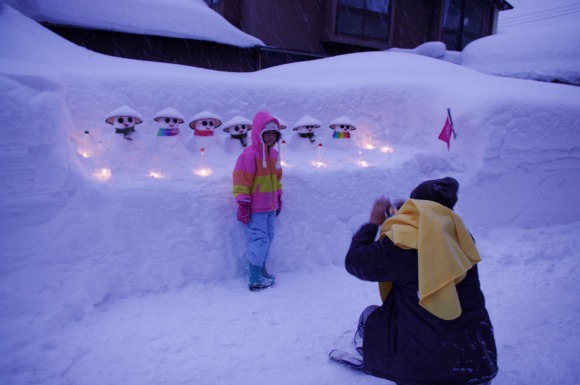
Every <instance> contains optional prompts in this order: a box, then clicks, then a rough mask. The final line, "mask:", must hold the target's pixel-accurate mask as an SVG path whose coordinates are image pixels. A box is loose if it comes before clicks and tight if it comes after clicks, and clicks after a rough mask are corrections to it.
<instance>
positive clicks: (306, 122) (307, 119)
mask: <svg viewBox="0 0 580 385" xmlns="http://www.w3.org/2000/svg"><path fill="white" fill-rule="evenodd" d="M321 125H322V123H320V121H319V120H317V119H314V118H313V117H312V116H308V115H305V116H303V117H302V118H301V119H300V120H299V121H297V122H296V123H294V126H293V127H292V129H293V130H294V131H298V129H299V128H300V127H304V126H315V127H314V128H318V127H320V126H321Z"/></svg>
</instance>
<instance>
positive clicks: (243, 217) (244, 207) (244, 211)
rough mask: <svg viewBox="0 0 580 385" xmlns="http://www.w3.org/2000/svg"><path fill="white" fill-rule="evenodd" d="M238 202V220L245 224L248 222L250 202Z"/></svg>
mask: <svg viewBox="0 0 580 385" xmlns="http://www.w3.org/2000/svg"><path fill="white" fill-rule="evenodd" d="M238 204H239V206H238V221H240V222H242V223H243V224H245V225H247V224H248V223H250V202H248V201H240V202H238Z"/></svg>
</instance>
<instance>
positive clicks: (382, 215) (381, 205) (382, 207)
mask: <svg viewBox="0 0 580 385" xmlns="http://www.w3.org/2000/svg"><path fill="white" fill-rule="evenodd" d="M390 206H391V201H390V200H389V199H387V198H384V197H381V198H378V199H377V200H375V203H374V204H373V208H372V209H371V219H370V223H372V224H374V225H377V226H380V225H382V224H383V222H384V221H385V220H386V219H387V214H386V211H387V210H388V209H389V207H390Z"/></svg>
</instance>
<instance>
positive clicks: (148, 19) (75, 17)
mask: <svg viewBox="0 0 580 385" xmlns="http://www.w3.org/2000/svg"><path fill="white" fill-rule="evenodd" d="M5 3H7V4H8V5H10V6H12V7H13V8H15V9H17V10H18V11H20V12H22V13H23V14H24V15H26V16H28V17H30V18H32V19H34V20H36V21H38V22H46V23H51V24H58V25H70V26H75V27H84V28H93V29H102V30H109V31H117V32H128V33H135V34H143V35H154V36H166V37H176V38H185V39H194V40H204V41H212V42H216V43H222V44H228V45H233V46H238V47H252V46H256V45H264V43H263V42H262V41H261V40H259V39H257V38H255V37H253V36H250V35H248V34H246V33H245V32H242V31H240V30H239V29H237V28H236V27H234V26H233V25H231V24H230V23H229V22H228V21H227V20H226V19H224V18H223V17H222V16H221V15H220V14H218V13H217V12H215V11H213V10H212V9H211V8H209V7H208V6H207V4H206V3H205V2H204V1H203V0H122V1H119V0H99V1H87V0H28V1H18V0H7V1H5Z"/></svg>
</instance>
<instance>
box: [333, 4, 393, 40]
mask: <svg viewBox="0 0 580 385" xmlns="http://www.w3.org/2000/svg"><path fill="white" fill-rule="evenodd" d="M362 1H363V2H364V5H363V7H362V8H357V7H353V6H350V5H347V4H343V3H341V1H340V0H337V2H336V19H335V28H334V33H335V35H336V36H343V37H352V38H356V39H361V40H369V41H377V42H381V43H388V42H389V39H390V28H391V13H392V6H393V5H392V3H393V1H392V0H385V1H388V6H387V7H388V8H387V13H381V12H377V11H373V10H370V9H369V2H370V0H362ZM343 14H350V15H353V16H355V17H359V18H360V20H361V25H360V28H357V31H358V32H359V33H356V32H355V31H352V30H351V31H346V30H345V29H342V30H341V28H340V27H341V23H340V17H341V16H342V15H343ZM376 21H379V22H380V23H381V24H383V25H384V27H385V28H384V30H382V32H384V35H383V36H381V37H378V36H377V35H376V34H373V33H372V31H373V29H372V28H371V25H372V23H373V22H376Z"/></svg>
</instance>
